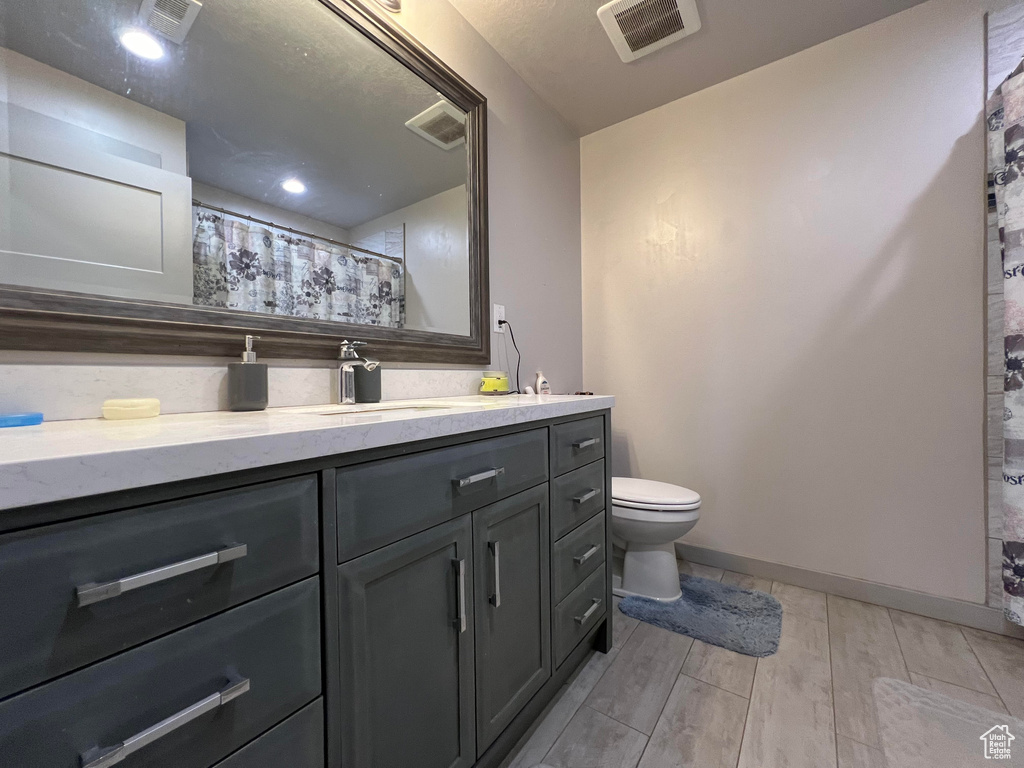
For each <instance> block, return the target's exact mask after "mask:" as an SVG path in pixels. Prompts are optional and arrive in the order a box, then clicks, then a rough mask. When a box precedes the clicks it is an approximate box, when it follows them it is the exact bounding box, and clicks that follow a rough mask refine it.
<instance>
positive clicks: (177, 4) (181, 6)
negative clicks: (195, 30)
mask: <svg viewBox="0 0 1024 768" xmlns="http://www.w3.org/2000/svg"><path fill="white" fill-rule="evenodd" d="M201 10H203V4H202V3H201V2H199V0H142V8H141V9H139V18H140V19H141V20H142V21H143V23H144V24H145V25H146V26H147V27H149V28H150V29H151V30H153V31H154V32H156V33H157V34H158V35H160V36H161V37H165V38H167V39H168V40H170V41H171V42H172V43H177V44H178V45H181V44H182V43H184V42H185V37H186V35H188V31H189V30H190V29H192V24H193V23H194V22H195V20H196V16H198V15H199V12H200V11H201Z"/></svg>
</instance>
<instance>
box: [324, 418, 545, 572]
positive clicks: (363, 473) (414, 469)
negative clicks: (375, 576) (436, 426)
mask: <svg viewBox="0 0 1024 768" xmlns="http://www.w3.org/2000/svg"><path fill="white" fill-rule="evenodd" d="M547 446H548V441H547V430H546V429H535V430H531V431H529V432H520V433H518V434H514V435H506V436H504V437H494V438H490V439H488V440H479V441H477V442H475V443H466V444H464V445H454V446H452V447H450V448H439V449H437V450H434V451H425V452H423V453H415V454H412V455H409V456H400V457H396V458H393V459H383V460H381V461H374V462H370V463H368V464H358V465H356V466H353V467H345V468H342V469H339V470H338V472H337V488H338V491H337V493H338V562H339V563H343V562H345V561H346V560H351V559H352V558H354V557H358V556H359V555H363V554H366V553H367V552H370V551H372V550H374V549H378V548H379V547H383V546H386V545H388V544H391V543H392V542H394V541H397V540H398V539H401V538H404V537H405V536H409V535H412V534H414V533H418V532H419V531H422V530H426V529H427V528H430V527H431V526H434V525H437V524H438V523H443V522H444V521H446V520H450V519H452V518H453V517H457V516H459V515H461V514H464V513H466V512H472V511H473V510H475V509H479V508H481V507H485V506H487V505H488V504H491V503H493V502H495V501H498V500H499V499H503V498H505V497H506V496H512V495H513V494H516V493H519V492H520V491H524V490H526V489H527V488H532V487H533V486H535V485H539V484H541V483H543V482H545V481H546V480H547V476H548V452H547Z"/></svg>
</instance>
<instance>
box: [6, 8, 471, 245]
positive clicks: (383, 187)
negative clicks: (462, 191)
mask: <svg viewBox="0 0 1024 768" xmlns="http://www.w3.org/2000/svg"><path fill="white" fill-rule="evenodd" d="M139 5H140V0H0V45H2V46H4V47H6V48H10V49H13V50H15V51H17V52H18V53H21V54H23V55H25V56H28V57H30V58H33V59H35V60H37V61H40V62H43V63H44V64H48V65H50V66H52V67H55V68H57V69H60V70H63V71H64V72H68V73H70V74H72V75H75V76H76V77H79V78H81V79H83V80H86V81H88V82H90V83H92V84H94V85H98V86H100V87H102V88H105V89H107V90H109V91H112V92H114V93H117V94H120V95H122V96H127V97H128V98H130V99H131V100H132V101H136V102H139V103H141V104H144V105H146V106H148V107H152V108H154V109H157V110H159V111H161V112H164V113H166V114H169V115H171V116H173V117H176V118H178V119H180V120H183V121H185V123H186V135H187V149H188V158H189V172H190V174H191V176H192V178H193V179H195V180H196V181H199V182H202V183H204V184H208V185H210V186H212V187H219V188H220V189H225V190H227V191H229V192H234V193H235V194H238V195H242V196H244V197H248V198H253V199H256V200H260V201H262V202H264V203H267V204H269V205H273V206H276V207H279V208H284V209H286V210H290V211H294V212H296V213H300V214H303V215H305V216H309V217H310V218H313V219H317V220H319V221H325V222H329V223H331V224H334V225H336V226H340V227H343V228H351V227H353V226H355V225H358V224H361V223H364V222H366V221H369V220H372V219H375V218H377V217H378V216H382V215H383V214H385V213H389V212H391V211H394V210H398V209H400V208H403V207H405V206H407V205H411V204H412V203H415V202H417V201H419V200H423V199H425V198H427V197H430V196H432V195H435V194H438V193H439V192H442V191H444V190H448V189H452V188H453V187H456V186H459V185H460V184H464V183H465V181H466V154H465V150H464V148H457V149H453V150H451V151H446V150H444V149H441V148H439V147H436V146H434V145H433V144H430V143H429V142H428V141H426V140H424V139H422V138H420V137H419V136H417V135H416V134H414V133H412V132H411V131H410V130H409V129H407V128H406V127H405V121H406V120H408V119H410V118H411V117H413V116H415V115H417V114H419V113H420V112H421V111H423V110H424V109H426V108H427V107H429V106H430V105H432V104H434V103H436V102H437V100H438V94H437V92H436V91H435V90H434V89H433V88H431V87H430V86H429V85H428V84H427V83H425V82H424V81H423V80H421V79H420V78H419V77H418V76H417V75H415V74H414V73H413V72H411V71H410V70H408V69H406V68H405V67H404V66H403V65H401V64H400V63H398V62H397V61H396V60H395V59H393V58H392V57H391V56H389V55H387V54H386V53H384V52H383V51H381V50H380V49H379V48H377V46H376V45H374V44H373V43H371V42H370V41H369V40H367V39H366V38H365V37H364V36H363V35H362V34H360V33H358V32H356V31H354V30H353V29H352V28H351V27H350V26H349V25H348V24H347V23H345V22H344V21H342V20H341V19H339V18H338V17H337V16H336V15H335V14H333V13H332V12H330V11H329V10H327V9H326V8H325V7H324V6H323V5H322V4H320V3H318V2H315V0H206V2H204V4H203V9H202V11H201V12H200V13H199V17H198V19H197V21H196V23H195V25H194V26H193V27H192V29H191V31H190V32H189V35H188V38H187V39H186V41H185V43H184V45H182V46H180V47H178V46H175V45H173V44H171V43H166V44H165V47H166V48H167V49H168V50H169V55H168V56H167V57H165V58H164V59H162V60H160V61H157V62H145V61H143V60H141V59H138V58H136V57H134V56H132V55H130V54H128V53H126V52H125V51H124V50H123V49H122V48H121V47H120V45H119V43H118V42H117V32H118V30H119V29H120V28H122V27H123V26H125V25H126V24H130V23H132V22H133V21H134V20H135V18H136V16H137V14H138V10H139ZM0 76H2V72H0ZM289 176H297V177H299V178H301V179H302V180H303V181H304V182H305V183H306V185H307V187H308V192H307V193H306V194H304V195H301V196H295V195H289V194H288V193H287V192H284V191H283V190H282V189H281V188H280V181H281V180H282V179H285V178H288V177H289Z"/></svg>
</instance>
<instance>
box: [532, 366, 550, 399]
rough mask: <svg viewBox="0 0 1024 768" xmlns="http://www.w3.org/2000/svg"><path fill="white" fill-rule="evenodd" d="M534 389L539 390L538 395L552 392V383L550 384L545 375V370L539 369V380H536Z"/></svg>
mask: <svg viewBox="0 0 1024 768" xmlns="http://www.w3.org/2000/svg"><path fill="white" fill-rule="evenodd" d="M534 389H536V390H537V394H538V395H550V394H551V385H550V384H548V380H547V377H546V376H544V371H537V381H536V382H535V385H534Z"/></svg>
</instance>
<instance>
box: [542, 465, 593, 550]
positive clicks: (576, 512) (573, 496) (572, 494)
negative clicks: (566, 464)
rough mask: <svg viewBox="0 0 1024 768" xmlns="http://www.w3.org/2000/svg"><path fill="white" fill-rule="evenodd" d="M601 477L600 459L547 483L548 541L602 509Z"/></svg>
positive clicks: (553, 539)
mask: <svg viewBox="0 0 1024 768" xmlns="http://www.w3.org/2000/svg"><path fill="white" fill-rule="evenodd" d="M604 480H605V478H604V461H595V462H594V463H593V464H588V465H587V466H585V467H580V468H579V469H577V470H575V471H573V472H570V473H569V474H567V475H562V476H561V477H556V478H555V480H554V482H552V483H551V540H552V541H557V540H558V539H560V538H562V537H563V536H565V534H567V533H568V532H569V531H571V530H572V529H573V528H575V527H576V526H578V525H579V524H580V523H582V522H584V521H585V520H589V519H590V518H591V517H593V516H594V515H596V514H597V513H598V512H600V511H601V510H602V509H604Z"/></svg>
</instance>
